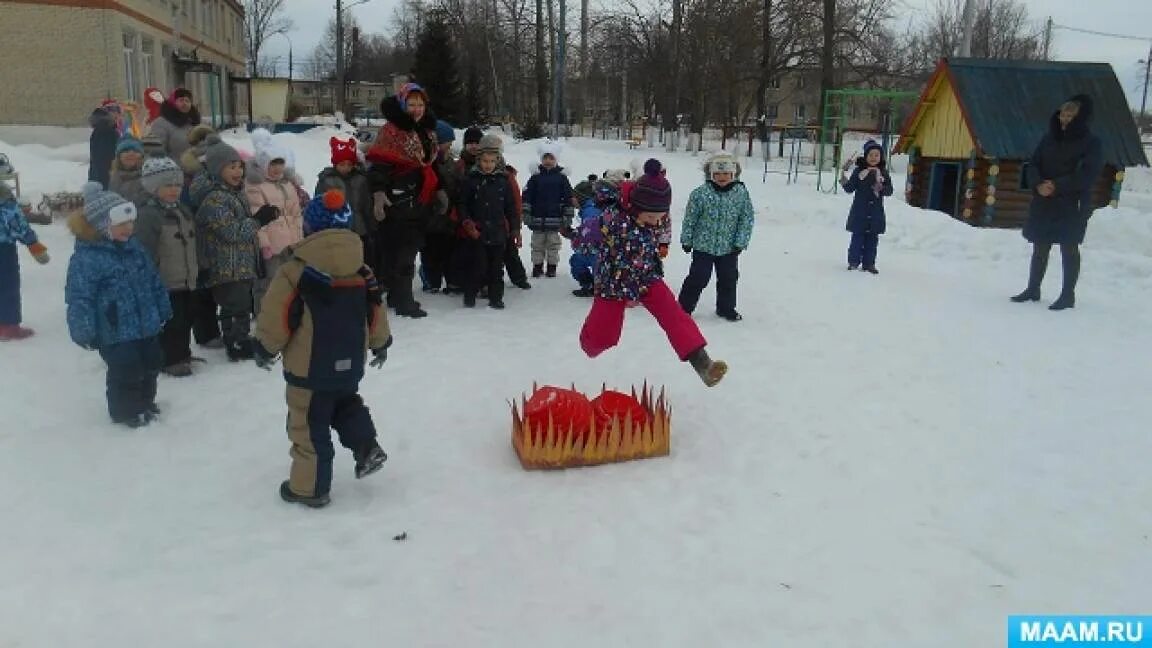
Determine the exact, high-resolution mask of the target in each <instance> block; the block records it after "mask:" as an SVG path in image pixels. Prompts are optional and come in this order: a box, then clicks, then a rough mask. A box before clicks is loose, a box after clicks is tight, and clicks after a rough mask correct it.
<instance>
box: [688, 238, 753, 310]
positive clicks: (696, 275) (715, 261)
mask: <svg viewBox="0 0 1152 648" xmlns="http://www.w3.org/2000/svg"><path fill="white" fill-rule="evenodd" d="M713 268H715V269H716V312H717V313H720V314H721V315H726V314H728V313H734V312H736V282H737V281H738V280H739V279H740V265H739V255H738V254H735V253H733V254H725V255H724V256H714V255H711V254H705V253H704V252H693V253H692V267H691V268H689V269H688V276H687V277H684V284H683V285H682V286H680V298H679V302H680V307H681V308H683V309H684V311H685V312H688V313H691V312H692V311H694V310H696V304H697V302H699V301H700V293H701V292H702V291H703V290H704V288H706V287H707V286H708V282H710V281H712V269H713Z"/></svg>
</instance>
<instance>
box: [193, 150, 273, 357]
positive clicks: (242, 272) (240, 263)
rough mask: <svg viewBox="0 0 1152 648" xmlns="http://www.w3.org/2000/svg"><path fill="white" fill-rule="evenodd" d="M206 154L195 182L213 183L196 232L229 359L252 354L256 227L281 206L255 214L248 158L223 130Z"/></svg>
mask: <svg viewBox="0 0 1152 648" xmlns="http://www.w3.org/2000/svg"><path fill="white" fill-rule="evenodd" d="M205 141H206V143H207V145H208V146H207V149H206V153H205V154H204V174H202V175H201V176H200V177H198V178H197V179H196V181H195V182H194V183H193V188H194V191H193V192H192V193H193V195H194V197H195V196H196V195H198V194H199V193H200V190H199V189H197V187H196V185H197V184H198V183H201V182H202V181H203V182H204V183H206V185H207V188H206V189H204V190H203V195H204V198H203V200H202V201H201V202H200V207H199V209H197V210H196V235H197V237H198V239H199V241H200V243H201V251H202V253H203V256H202V257H201V259H200V263H201V264H202V265H203V266H204V268H205V269H206V270H207V272H206V273H204V274H205V281H204V285H205V286H207V287H208V288H210V289H211V290H212V298H213V299H214V300H215V301H216V303H217V304H219V306H220V315H219V318H220V330H221V333H222V334H223V337H224V350H225V352H226V353H227V354H228V359H229V360H233V361H238V360H247V359H250V358H251V357H252V341H251V338H250V336H249V331H250V327H251V321H252V282H253V281H255V280H256V279H257V275H258V271H259V261H258V254H259V246H258V245H257V242H256V232H257V230H259V229H260V228H261V227H263V226H265V225H268V224H269V223H271V222H272V221H274V220H276V218H277V217H278V216H279V213H278V211H277V209H276V207H274V206H272V205H264V206H263V207H261V208H260V209H258V210H257V211H256V213H255V214H253V213H252V212H251V210H250V209H249V208H248V200H247V197H246V196H245V195H244V173H245V172H244V162H243V160H242V159H241V158H240V154H239V153H238V152H237V151H236V149H234V148H232V147H231V146H229V145H227V144H225V143H224V142H223V141H222V140H221V139H220V136H219V135H215V134H214V135H209V136H208V139H207V140H205Z"/></svg>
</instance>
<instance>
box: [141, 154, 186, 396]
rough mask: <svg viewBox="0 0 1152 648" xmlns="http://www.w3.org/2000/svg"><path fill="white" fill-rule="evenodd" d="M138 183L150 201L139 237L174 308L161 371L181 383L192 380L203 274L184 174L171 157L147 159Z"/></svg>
mask: <svg viewBox="0 0 1152 648" xmlns="http://www.w3.org/2000/svg"><path fill="white" fill-rule="evenodd" d="M140 182H141V185H142V186H143V188H144V192H145V194H146V195H147V196H148V197H147V198H146V199H145V200H144V203H143V204H142V205H140V208H139V214H138V218H137V219H136V238H137V239H138V240H139V241H140V245H142V246H144V249H145V250H147V251H148V253H149V254H150V255H151V256H152V261H153V262H154V263H155V264H156V269H157V270H159V272H160V278H161V279H163V280H164V284H165V286H166V287H167V288H168V301H169V302H170V303H171V305H172V318H171V319H169V320H168V322H167V323H166V324H165V325H164V331H163V332H162V333H161V335H160V344H161V346H162V347H163V349H164V369H163V371H164V373H166V374H168V375H169V376H174V377H177V378H183V377H186V376H191V375H192V347H191V344H190V343H191V335H192V322H193V313H194V311H195V304H194V301H193V299H194V295H195V290H196V277H197V276H198V275H199V274H200V266H199V263H198V260H197V256H196V225H195V223H194V222H193V221H192V212H191V211H189V209H188V208H187V207H186V206H185V205H184V204H183V203H181V202H180V192H181V191H182V190H183V189H184V172H183V171H182V170H181V169H180V167H179V166H177V164H176V162H174V161H173V160H171V159H170V158H167V157H151V158H148V159H147V160H145V162H144V168H143V171H142V172H141V176H140Z"/></svg>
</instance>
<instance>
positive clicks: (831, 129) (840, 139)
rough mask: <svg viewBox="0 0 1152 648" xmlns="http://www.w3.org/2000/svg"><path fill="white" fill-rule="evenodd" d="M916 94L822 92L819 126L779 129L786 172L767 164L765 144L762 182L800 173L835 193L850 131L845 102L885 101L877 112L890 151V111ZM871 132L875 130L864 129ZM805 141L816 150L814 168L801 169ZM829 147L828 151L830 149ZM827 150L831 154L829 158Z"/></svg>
mask: <svg viewBox="0 0 1152 648" xmlns="http://www.w3.org/2000/svg"><path fill="white" fill-rule="evenodd" d="M919 96H920V95H919V93H916V92H906V91H898V90H862V89H857V88H842V89H837V90H827V91H825V92H824V119H823V120H822V123H821V125H820V126H819V127H811V126H797V127H790V128H782V129H780V137H781V148H783V140H784V139H788V140H789V147H788V168H787V170H786V171H776V170H773V169H770V168H769V166H768V161H769V157H768V146H767V145H765V146H764V174H763V177H762V181H765V182H766V181H767V180H768V174H769V173H784V174H785V175H786V176H787V183H788V184H793V183H795V182H797V181H798V180H799V177H800V175H801V174H803V175H815V176H816V189H817V190H818V191H822V192H824V193H836V192H837V191H839V188H840V183H839V181H838V180H837V178H836V170H837V169H839V168H840V164H841V161H842V159H843V148H844V135H845V133H848V132H853V129H847V128H844V122H845V120H846V119H847V118H848V115H847V113H846V111H845V105H846V103H847V101H848V100H850V99H856V98H863V99H878V100H884V101H886V102H887V105H886V106H885V107H884V108H882V110H881V113H880V118H881V121H880V139H881V142H880V143H881V145H882V146H883V147H884V151H885V152H887V151H891V150H892V139H893V133H892V130H893V124H892V121H893V113H894V112H895V108H896V107H897V106H898V105H899V104H902V103H906V102H914V101H915V100H916V99H917V98H918V97H919ZM866 132H870V133H871V132H874V131H866ZM805 142H814V143H815V144H816V146H817V150H816V152H815V154H814V156H813V157H814V160H813V162H814V164H815V167H816V168H815V170H812V171H805V170H802V168H801V167H802V165H803V164H804V156H803V145H804V143H805ZM829 149H831V151H829ZM829 153H831V156H830V157H829ZM826 171H827V172H830V173H831V178H829V179H825V177H824V175H825V172H826Z"/></svg>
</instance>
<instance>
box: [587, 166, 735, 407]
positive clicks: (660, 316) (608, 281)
mask: <svg viewBox="0 0 1152 648" xmlns="http://www.w3.org/2000/svg"><path fill="white" fill-rule="evenodd" d="M660 169H661V166H660V163H659V162H658V161H657V160H649V161H648V163H647V164H645V174H644V177H642V178H640V180H639V181H637V183H636V187H635V188H634V189H633V190H632V196H631V204H630V206H629V207H628V208H627V209H626V210H625V209H623V208H621V207H619V206H616V205H613V206H611V207H609V208H608V209H606V210H605V211H604V215H603V218H604V230H603V231H604V241H603V244H602V245H601V246H600V250H599V254H598V257H597V262H596V272H595V275H596V279H595V289H594V290H595V299H594V300H593V302H592V310H591V311H590V312H589V313H588V317H587V319H586V320H585V321H584V328H583V329H582V330H581V331H580V347H581V348H582V349H583V350H584V353H585V354H587V355H588V357H590V358H595V357H596V356H598V355H600V354H601V353H603V352H604V351H607V350H608V349H610V348H612V347H614V346H616V344H618V343H619V342H620V333H621V330H622V329H623V327H624V310H625V309H626V308H627V307H628V306H630V305H634V304H635V303H636V302H639V303H640V304H642V305H643V306H644V307H645V308H646V309H648V312H650V313H652V316H653V317H655V318H656V321H657V322H658V323H659V324H660V327H661V328H662V329H664V333H665V334H666V335H667V336H668V341H669V342H671V344H672V348H673V349H675V351H676V355H677V356H678V357H679V358H680V360H681V361H685V362H690V363H691V364H692V368H693V369H695V370H696V373H697V374H698V375H699V376H700V379H701V380H703V381H704V384H706V385H708V386H709V387H711V386H713V385H715V384H716V383H718V382H720V380H721V379H722V378H723V377H724V374H725V373H727V371H728V365H727V364H725V363H724V362H721V361H716V362H713V361H712V359H711V358H709V357H708V352H707V351H706V350H705V346H706V345H707V344H708V342H707V340H705V339H704V336H703V335H702V334H701V333H700V329H699V327H697V326H696V322H694V321H693V320H692V318H691V317H689V316H688V314H687V313H685V312H684V311H683V309H681V308H680V305H679V304H678V303H677V302H676V297H675V296H674V295H673V294H672V291H671V290H669V289H668V286H667V284H665V283H664V264H663V262H662V261H661V257H662V256H663V255H664V254H667V245H666V244H662V243H661V240H660V239H661V235H662V233H663V232H662V230H661V225H662V224H664V223H666V222H667V218H666V216H667V213H668V210H669V208H670V207H671V204H672V188H671V186H669V184H668V181H667V180H666V179H665V178H664V177H663V176H662V175H661V174H660Z"/></svg>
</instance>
